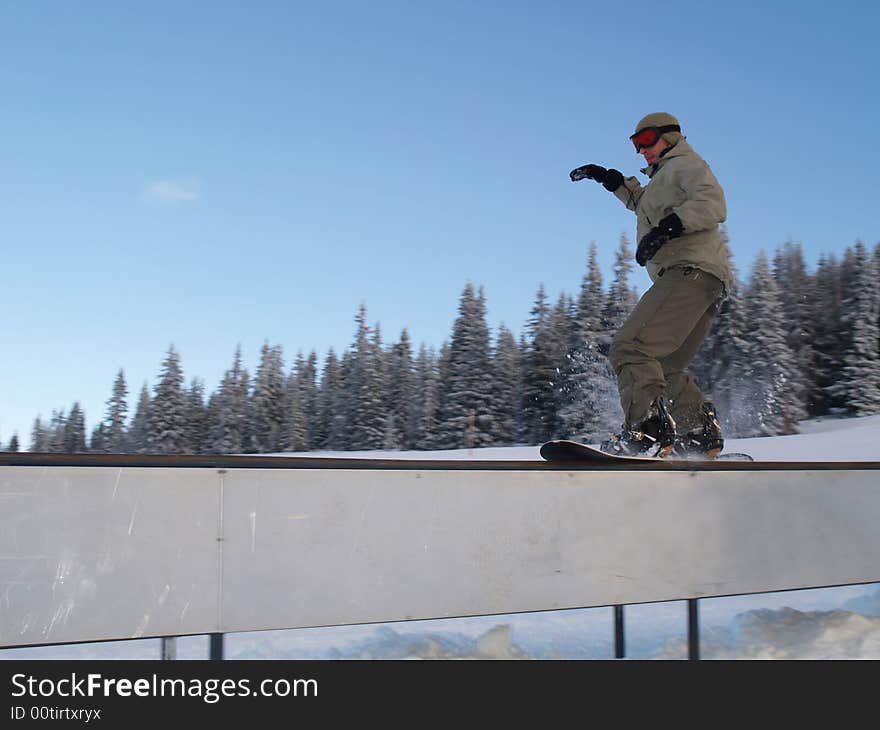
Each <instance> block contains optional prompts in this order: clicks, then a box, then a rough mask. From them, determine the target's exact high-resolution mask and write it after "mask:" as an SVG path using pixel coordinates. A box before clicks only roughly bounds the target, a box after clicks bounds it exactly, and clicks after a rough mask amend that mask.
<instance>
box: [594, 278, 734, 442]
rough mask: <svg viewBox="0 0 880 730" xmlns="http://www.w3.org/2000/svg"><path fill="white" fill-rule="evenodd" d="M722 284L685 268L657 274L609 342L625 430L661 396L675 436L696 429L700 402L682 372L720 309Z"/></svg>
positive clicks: (700, 396) (699, 395)
mask: <svg viewBox="0 0 880 730" xmlns="http://www.w3.org/2000/svg"><path fill="white" fill-rule="evenodd" d="M723 296H724V285H723V284H722V283H721V281H719V280H718V279H717V278H715V277H714V276H712V275H711V274H707V273H706V272H705V271H700V270H699V269H695V268H693V267H690V266H676V267H673V268H670V269H666V270H665V271H664V270H661V273H660V276H659V278H658V279H657V281H655V282H654V284H653V286H651V288H650V289H648V291H646V292H645V294H644V295H643V296H642V298H641V299H640V300H639V303H638V304H637V305H636V306H635V308H634V309H633V311H632V313H631V314H630V315H629V317H628V318H627V320H626V321H625V322H624V323H623V325H622V326H621V328H620V330H619V331H618V332H617V334H616V335H615V336H614V339H613V340H612V342H611V350H610V352H609V359H610V360H611V366H612V367H613V368H614V372H615V373H617V387H618V390H619V391H620V405H621V406H622V407H623V414H624V418H625V419H626V425H627V427H634V426H636V425H638V424H640V423H641V422H642V421H644V420H645V418H647V417H648V415H649V412H650V408H651V403H653V401H654V399H655V398H656V397H657V396H658V395H660V394H663V396H664V398H665V399H666V402H667V405H668V406H669V410H670V413H671V415H672V417H673V418H674V419H675V422H676V425H677V430H678V432H679V433H687V432H688V431H691V430H693V429H695V428H698V427H699V425H700V424H701V422H702V421H701V415H700V406H701V405H702V404H703V402H704V400H705V398H704V397H703V394H702V393H701V392H700V389H699V387H697V384H696V382H695V381H694V379H693V377H692V376H691V375H690V374H689V373H688V372H687V370H686V368H687V366H688V365H689V364H690V362H691V360H693V359H694V355H696V354H697V350H698V349H699V348H700V345H701V344H702V342H703V340H704V339H705V338H706V335H707V334H709V330H710V328H711V326H712V321H713V320H714V319H715V315H716V314H717V313H718V310H719V308H720V306H721V302H722V298H723Z"/></svg>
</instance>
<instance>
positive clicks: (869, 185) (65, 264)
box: [0, 0, 880, 446]
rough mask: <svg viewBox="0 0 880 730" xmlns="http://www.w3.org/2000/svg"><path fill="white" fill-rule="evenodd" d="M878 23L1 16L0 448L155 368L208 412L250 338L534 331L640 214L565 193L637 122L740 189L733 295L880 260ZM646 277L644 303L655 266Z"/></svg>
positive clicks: (99, 404) (607, 13) (669, 17)
mask: <svg viewBox="0 0 880 730" xmlns="http://www.w3.org/2000/svg"><path fill="white" fill-rule="evenodd" d="M878 20H880V11H878V9H877V6H876V5H875V4H873V3H867V2H864V1H862V2H850V1H849V0H843V1H842V2H838V3H835V4H834V5H833V8H829V6H828V5H827V4H824V3H822V4H820V3H817V2H798V3H788V2H769V3H758V2H755V3H725V4H723V5H722V4H718V3H696V2H693V3H691V2H674V1H673V2H666V3H662V4H657V3H642V2H629V3H607V2H602V3H593V2H552V1H550V2H548V1H547V0H542V2H480V1H472V2H457V1H450V0H444V2H415V3H414V2H384V1H382V0H376V2H372V3H365V2H326V1H325V2H293V1H292V0H291V1H289V2H268V1H266V2H253V3H244V2H210V3H209V2H192V3H186V4H181V3H171V2H159V1H158V0H157V1H155V2H151V3H149V4H143V3H119V2H98V1H85V2H81V3H57V2H48V1H43V0H32V1H31V2H27V3H5V4H4V5H3V6H2V8H0V93H2V98H3V113H2V114H0V135H2V144H0V200H2V203H3V204H2V214H0V240H2V242H3V252H4V259H3V260H4V265H5V271H6V276H5V277H4V281H3V287H2V289H0V297H2V299H0V301H2V307H3V308H2V311H3V312H4V313H5V316H6V321H7V332H6V337H5V338H4V343H5V347H4V357H3V358H2V362H0V388H2V398H0V439H2V440H3V442H4V443H6V442H7V441H8V439H9V437H10V436H11V435H12V433H13V431H18V432H19V436H20V438H21V440H22V442H23V446H27V445H28V444H29V441H30V428H31V425H32V423H33V419H34V418H35V417H36V416H37V415H42V416H43V417H44V418H48V417H49V416H50V415H51V411H52V410H53V409H60V408H65V409H67V410H69V408H70V405H71V403H72V402H73V401H75V400H77V401H80V402H81V404H82V406H83V407H84V408H85V411H86V416H87V425H88V427H89V429H91V428H92V427H93V426H94V425H95V424H96V423H97V421H98V420H100V418H102V417H103V415H104V407H105V406H104V404H105V401H106V399H107V398H108V397H109V395H110V389H111V386H112V382H113V378H114V376H115V374H116V372H117V371H118V370H119V369H120V368H122V369H124V370H125V373H126V378H127V380H128V385H129V390H130V401H131V403H132V405H133V403H134V401H135V399H136V395H137V392H138V391H139V390H140V387H141V385H142V384H143V383H144V382H148V384H149V385H150V387H151V388H152V386H153V384H154V383H155V379H156V376H157V375H158V373H159V369H160V365H161V362H162V360H163V358H164V356H165V352H166V351H167V349H168V346H169V345H170V344H171V343H173V344H174V345H175V347H176V348H177V350H178V351H179V352H180V354H181V357H182V363H183V367H184V371H185V375H186V377H187V380H189V379H190V378H192V377H193V376H198V377H201V378H203V379H204V381H205V384H206V386H207V388H208V390H209V391H210V390H212V389H213V388H214V387H216V384H217V382H218V381H219V378H220V377H221V375H222V372H223V370H225V369H226V368H227V367H229V365H230V364H231V362H232V357H233V354H234V351H235V348H236V346H237V345H238V344H241V346H242V351H243V356H244V360H245V365H246V366H247V367H249V368H250V369H251V370H252V371H253V370H254V369H255V367H256V364H257V359H258V355H259V348H260V346H261V344H262V343H263V341H265V340H268V341H269V342H271V343H273V344H280V345H282V346H283V348H284V352H285V355H286V359H287V364H288V365H289V364H290V362H291V361H292V360H293V358H294V357H295V355H296V353H297V351H299V350H302V351H304V352H308V351H309V350H311V349H315V350H316V351H317V352H318V355H319V357H320V358H321V359H323V357H324V355H325V354H326V352H327V349H328V348H330V347H333V348H335V349H336V351H337V353H338V352H341V351H342V350H344V349H345V348H346V347H347V346H348V345H349V344H350V342H351V340H352V337H353V333H354V329H355V324H354V315H355V313H356V311H357V308H358V306H359V305H360V304H361V303H365V304H366V306H367V312H368V320H369V321H370V323H371V324H372V323H376V322H378V323H380V325H381V328H382V332H383V338H384V340H385V341H386V342H390V341H392V340H394V339H396V338H397V337H398V336H399V334H400V330H401V329H402V328H403V327H407V328H408V329H409V331H410V335H411V337H412V339H413V340H414V342H415V344H416V345H418V344H419V343H421V342H425V343H427V344H431V345H435V346H439V345H440V344H441V343H442V342H443V341H444V340H445V339H447V338H448V337H449V334H450V332H451V327H452V323H453V321H454V318H455V316H456V310H457V305H458V298H459V296H460V294H461V292H462V290H463V288H464V286H465V284H466V283H467V282H468V281H471V282H473V283H475V284H477V285H482V286H484V287H485V293H486V297H487V304H488V310H489V312H488V316H489V323H490V325H491V326H492V328H493V329H494V328H497V326H498V325H499V324H500V323H504V324H506V325H507V326H508V327H509V328H510V329H512V330H513V331H514V332H515V333H516V334H519V332H520V331H521V330H522V329H523V326H524V324H525V322H526V320H527V319H528V312H529V309H530V308H531V306H532V303H533V301H534V296H535V293H536V291H537V288H538V285H539V284H541V283H543V284H544V285H545V286H546V288H547V291H548V294H549V295H550V296H551V298H553V299H555V298H556V296H558V294H559V293H560V292H562V291H566V292H570V293H575V292H576V291H577V288H578V286H579V284H580V280H581V277H582V275H583V272H584V269H585V266H586V256H587V250H588V246H589V243H590V241H591V240H595V241H596V243H597V245H598V247H599V252H600V261H601V264H602V266H603V269H604V271H605V274H606V277H607V276H608V275H609V274H610V266H611V263H612V261H613V255H614V251H615V249H616V247H617V243H618V239H619V237H620V235H621V234H622V233H626V234H627V235H628V236H629V237H630V239H632V237H633V236H634V235H635V219H634V217H633V216H632V214H631V213H630V212H629V211H627V210H626V209H624V208H623V206H621V205H620V204H619V203H618V202H617V200H616V199H614V197H613V196H611V195H610V194H608V193H607V192H606V191H604V190H603V189H602V188H601V187H600V186H597V185H595V184H594V183H591V182H589V181H584V182H581V183H578V184H573V183H571V182H570V181H569V180H568V171H569V170H570V169H571V168H573V167H576V166H578V165H581V164H584V163H587V162H596V163H600V164H603V165H606V166H613V167H617V168H618V169H620V170H622V171H623V172H624V173H626V174H636V173H637V170H638V168H639V167H640V166H641V165H640V162H641V159H642V158H640V157H638V156H636V154H635V152H634V151H633V149H632V146H631V144H630V142H629V140H628V136H629V134H630V133H631V132H632V131H633V130H632V127H633V125H634V124H635V122H636V121H637V120H638V119H639V118H640V117H642V116H643V115H644V114H646V113H649V112H652V111H658V110H665V111H669V112H671V113H673V114H675V115H676V116H678V117H679V119H680V120H681V123H682V126H683V130H684V132H685V134H686V135H687V136H688V139H689V141H690V142H691V144H692V145H693V146H694V148H695V149H696V150H697V151H698V152H699V153H700V154H701V155H702V156H703V157H705V158H706V159H707V161H708V162H709V163H710V165H711V166H712V168H713V170H714V171H715V173H716V175H717V177H718V178H719V180H720V181H721V183H722V185H723V186H724V188H725V191H726V194H727V200H728V228H729V232H730V237H731V244H732V247H733V249H734V252H735V253H734V255H735V262H736V264H737V266H738V267H739V269H740V273H741V274H743V275H747V274H748V271H749V269H750V267H751V264H752V262H753V260H754V257H755V255H756V254H757V252H758V250H759V249H761V248H764V249H765V250H767V251H768V252H772V251H773V250H774V249H775V247H776V246H778V245H780V244H782V243H783V242H784V241H785V240H787V239H789V238H791V239H793V240H796V241H800V242H801V243H802V245H803V247H804V251H805V254H806V256H807V261H808V263H809V264H810V265H811V266H812V265H814V264H815V262H816V260H817V258H818V256H819V254H820V253H839V252H842V251H843V250H844V249H845V248H846V247H847V246H851V245H853V244H854V243H855V242H856V241H857V240H862V241H864V242H865V243H866V244H868V245H871V246H873V245H874V244H875V243H876V242H877V241H878V240H880V224H878V217H877V214H876V206H877V199H878V184H877V182H876V177H875V174H874V167H875V165H876V162H875V160H874V145H873V144H872V141H873V140H874V139H875V138H876V134H877V132H876V125H877V122H878V119H880V113H878V111H880V110H878V106H880V83H878V71H880V63H878V61H877V57H876V52H875V50H874V44H875V39H874V34H875V32H876V27H877V23H878ZM634 283H635V284H636V285H637V286H638V287H639V288H640V289H644V288H645V287H646V286H647V284H648V281H647V277H646V275H645V274H644V272H643V271H641V270H639V271H638V272H637V273H636V276H635V278H634Z"/></svg>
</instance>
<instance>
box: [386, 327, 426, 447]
mask: <svg viewBox="0 0 880 730" xmlns="http://www.w3.org/2000/svg"><path fill="white" fill-rule="evenodd" d="M385 401H386V410H387V412H388V418H389V425H390V426H391V432H390V433H389V438H388V443H386V448H392V449H415V448H418V442H417V440H416V418H417V407H416V379H415V372H414V367H413V356H412V345H411V344H410V339H409V332H408V331H407V330H406V328H404V329H403V331H402V332H401V333H400V340H399V341H398V342H396V343H395V344H394V345H393V346H392V347H391V350H390V351H389V353H388V380H387V393H386V397H385Z"/></svg>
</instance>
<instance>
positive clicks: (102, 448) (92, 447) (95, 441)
mask: <svg viewBox="0 0 880 730" xmlns="http://www.w3.org/2000/svg"><path fill="white" fill-rule="evenodd" d="M88 449H89V451H90V452H91V453H93V454H106V453H108V448H107V431H106V426H105V425H104V423H103V422H101V423H99V424H98V425H97V426H95V427H94V428H93V429H92V435H91V437H90V438H89V445H88Z"/></svg>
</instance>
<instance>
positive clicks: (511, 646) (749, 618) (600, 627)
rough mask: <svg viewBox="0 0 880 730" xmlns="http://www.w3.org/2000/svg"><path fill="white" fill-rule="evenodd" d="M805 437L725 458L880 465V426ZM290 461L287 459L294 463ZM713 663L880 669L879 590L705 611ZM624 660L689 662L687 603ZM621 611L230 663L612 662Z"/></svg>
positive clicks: (270, 639) (641, 620)
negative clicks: (855, 663)
mask: <svg viewBox="0 0 880 730" xmlns="http://www.w3.org/2000/svg"><path fill="white" fill-rule="evenodd" d="M799 430H800V433H798V434H796V435H791V436H775V437H770V438H749V439H731V440H730V441H728V443H727V445H726V449H725V450H726V451H745V452H747V453H750V454H752V455H753V456H754V457H755V458H756V459H758V460H762V461H783V462H788V461H791V462H798V461H804V462H809V461H841V462H846V461H880V448H878V442H880V416H866V417H861V418H848V419H844V418H823V419H816V420H811V421H804V422H802V423H801V424H799ZM287 455H288V456H289V455H290V454H287ZM300 455H301V456H311V457H317V456H339V457H347V458H391V459H426V458H429V459H456V460H461V459H466V460H471V459H473V460H538V459H539V456H538V448H537V447H536V446H513V447H506V448H486V449H461V450H457V451H430V452H424V451H408V452H400V451H391V452H344V453H328V452H322V453H316V452H309V453H307V454H300ZM699 616H700V642H701V644H700V653H701V657H703V658H704V659H713V658H714V659H729V658H750V659H880V583H872V584H867V585H859V586H843V587H837V588H825V589H815V590H803V591H789V592H780V593H769V594H762V595H751V596H734V597H729V598H708V599H702V600H701V601H700V602H699ZM625 622H626V653H627V657H629V658H637V659H648V658H653V659H683V658H686V657H687V613H686V607H685V603H684V602H682V601H672V602H666V603H657V604H644V605H638V606H627V607H626V608H625ZM613 626H614V624H613V611H612V609H611V608H590V609H575V610H561V611H545V612H538V613H525V614H512V615H504V616H480V617H473V618H457V619H443V620H431V621H408V622H400V623H384V624H372V625H362V626H340V627H326V628H313V629H296V630H287V631H263V632H250V633H241V634H227V635H226V640H225V656H226V657H227V658H230V659H262V658H265V659H270V658H271V659H389V658H394V659H397V658H423V659H430V658H456V659H559V658H568V659H608V658H611V657H613V655H614V645H613V642H614V638H613V637H614V633H613ZM175 648H176V656H177V658H179V659H202V658H205V657H207V654H208V642H207V639H206V637H187V638H181V639H178V640H177V641H176V645H175ZM159 655H160V641H159V640H158V639H146V640H138V641H123V642H107V643H96V644H81V645H76V646H55V647H52V646H49V647H33V648H28V649H7V650H5V651H0V658H2V659H25V658H33V659H44V658H59V659H60V658H78V659H86V658H96V659H156V658H158V657H159Z"/></svg>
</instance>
